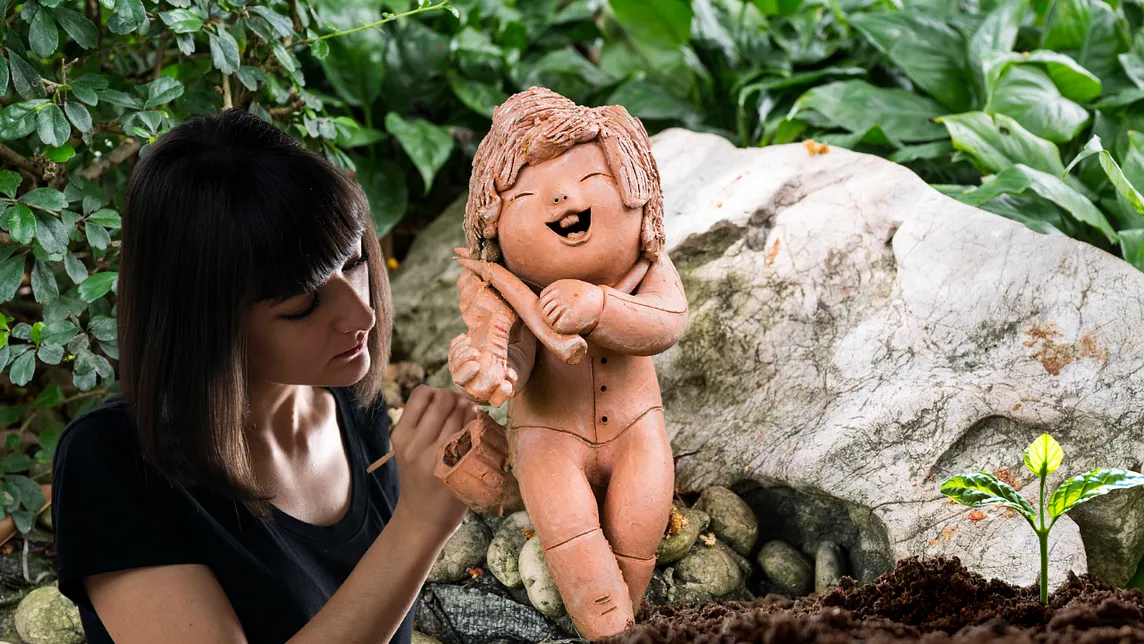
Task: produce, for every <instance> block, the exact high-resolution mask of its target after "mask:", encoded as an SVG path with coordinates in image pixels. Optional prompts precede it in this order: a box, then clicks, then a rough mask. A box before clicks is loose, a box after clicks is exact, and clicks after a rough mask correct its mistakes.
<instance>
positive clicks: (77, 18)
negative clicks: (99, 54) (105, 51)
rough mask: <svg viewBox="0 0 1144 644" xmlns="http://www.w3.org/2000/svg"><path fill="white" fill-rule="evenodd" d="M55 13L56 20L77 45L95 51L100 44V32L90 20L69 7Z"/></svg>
mask: <svg viewBox="0 0 1144 644" xmlns="http://www.w3.org/2000/svg"><path fill="white" fill-rule="evenodd" d="M54 11H55V14H56V20H57V21H58V22H59V23H60V26H61V27H63V28H64V31H66V32H67V34H68V35H69V36H71V38H72V40H74V41H75V42H76V44H78V45H79V46H80V47H83V48H84V49H95V47H96V46H97V45H98V44H99V30H98V29H96V28H95V25H94V24H92V22H91V21H90V20H88V19H87V18H85V17H83V14H81V13H79V12H78V11H75V10H74V9H68V8H67V7H59V8H57V9H55V10H54Z"/></svg>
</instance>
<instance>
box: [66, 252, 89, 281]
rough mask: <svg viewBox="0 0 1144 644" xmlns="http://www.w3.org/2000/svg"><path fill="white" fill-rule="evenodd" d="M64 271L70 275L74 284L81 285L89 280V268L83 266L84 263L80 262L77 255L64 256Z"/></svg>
mask: <svg viewBox="0 0 1144 644" xmlns="http://www.w3.org/2000/svg"><path fill="white" fill-rule="evenodd" d="M64 271H65V272H66V273H67V274H68V277H69V278H71V281H72V283H73V284H79V283H80V282H82V281H84V280H85V279H87V267H86V266H84V265H83V262H81V261H79V258H77V257H76V256H75V253H68V254H67V255H64Z"/></svg>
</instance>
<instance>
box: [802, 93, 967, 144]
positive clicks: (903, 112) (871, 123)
mask: <svg viewBox="0 0 1144 644" xmlns="http://www.w3.org/2000/svg"><path fill="white" fill-rule="evenodd" d="M795 108H796V109H798V108H802V109H812V110H815V111H816V112H818V113H820V114H822V115H823V116H824V117H826V119H827V120H829V121H830V122H831V123H833V124H835V125H837V126H840V127H842V128H845V129H846V130H849V131H850V132H856V133H862V132H866V131H868V130H870V129H871V128H873V127H875V126H877V127H879V128H880V129H881V130H882V132H884V133H885V135H886V137H889V138H890V139H891V140H897V141H932V140H935V139H941V138H945V136H946V132H945V128H944V127H942V126H941V125H938V124H937V123H932V122H931V120H932V119H934V118H936V117H938V116H940V115H942V114H943V113H945V110H943V109H942V107H941V106H940V105H938V104H937V103H936V102H934V101H932V100H930V99H928V98H924V97H921V96H918V95H916V94H912V93H910V92H906V91H903V90H899V89H884V88H881V87H875V86H873V85H871V84H869V83H867V82H866V81H863V80H849V81H837V82H834V83H829V84H826V85H820V86H818V87H815V88H813V89H811V90H809V91H808V92H806V93H805V94H803V95H802V96H801V97H800V98H799V99H798V102H797V103H796V105H795ZM792 111H793V110H792ZM889 142H890V141H882V143H889Z"/></svg>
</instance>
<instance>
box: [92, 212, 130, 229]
mask: <svg viewBox="0 0 1144 644" xmlns="http://www.w3.org/2000/svg"><path fill="white" fill-rule="evenodd" d="M87 220H88V221H90V222H91V223H93V224H99V225H100V226H103V227H104V228H119V227H120V226H122V225H123V223H122V221H123V220H122V218H121V217H120V216H119V213H117V212H115V211H114V210H111V209H109V208H103V209H101V210H97V211H95V212H93V213H92V214H91V216H90V217H88V218H87Z"/></svg>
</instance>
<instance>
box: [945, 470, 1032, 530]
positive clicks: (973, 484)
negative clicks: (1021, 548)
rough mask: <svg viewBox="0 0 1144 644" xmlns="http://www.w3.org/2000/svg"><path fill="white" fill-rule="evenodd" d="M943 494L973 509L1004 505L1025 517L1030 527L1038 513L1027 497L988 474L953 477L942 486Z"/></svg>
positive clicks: (976, 473)
mask: <svg viewBox="0 0 1144 644" xmlns="http://www.w3.org/2000/svg"><path fill="white" fill-rule="evenodd" d="M941 493H942V494H944V495H946V496H948V497H949V498H951V499H953V500H955V501H957V502H958V503H960V504H962V505H968V506H969V507H971V508H980V507H983V506H986V505H1002V506H1005V507H1008V508H1013V509H1014V510H1016V511H1017V512H1019V513H1020V514H1021V516H1023V517H1025V520H1026V521H1028V522H1029V524H1030V525H1034V527H1035V524H1034V521H1035V517H1036V511H1035V510H1034V509H1033V506H1032V504H1031V503H1029V502H1028V501H1027V500H1025V497H1023V496H1021V495H1020V494H1018V493H1017V490H1014V489H1013V488H1012V486H1010V485H1009V484H1007V483H1005V482H1004V481H1000V480H998V479H997V477H996V476H993V475H992V474H990V473H988V472H975V473H973V474H966V475H963V476H954V477H951V478H950V479H949V480H948V481H946V482H945V483H942V484H941Z"/></svg>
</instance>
